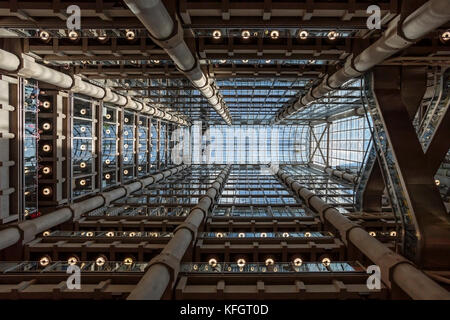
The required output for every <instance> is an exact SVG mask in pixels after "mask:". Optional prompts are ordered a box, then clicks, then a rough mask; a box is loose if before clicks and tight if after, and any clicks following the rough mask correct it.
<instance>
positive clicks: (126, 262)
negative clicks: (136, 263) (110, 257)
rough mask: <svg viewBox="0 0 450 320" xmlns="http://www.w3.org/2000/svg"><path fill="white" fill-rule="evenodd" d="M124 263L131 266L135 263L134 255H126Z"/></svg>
mask: <svg viewBox="0 0 450 320" xmlns="http://www.w3.org/2000/svg"><path fill="white" fill-rule="evenodd" d="M123 264H124V265H126V266H130V265H132V264H133V258H132V257H126V258H125V259H123Z"/></svg>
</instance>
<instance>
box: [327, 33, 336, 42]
mask: <svg viewBox="0 0 450 320" xmlns="http://www.w3.org/2000/svg"><path fill="white" fill-rule="evenodd" d="M327 37H328V39H330V40H336V38H337V37H338V33H337V32H336V31H330V32H328V35H327Z"/></svg>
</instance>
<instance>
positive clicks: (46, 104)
mask: <svg viewBox="0 0 450 320" xmlns="http://www.w3.org/2000/svg"><path fill="white" fill-rule="evenodd" d="M51 105H52V104H51V103H50V101H44V103H43V104H42V106H43V107H44V108H45V109H48V108H50V106H51Z"/></svg>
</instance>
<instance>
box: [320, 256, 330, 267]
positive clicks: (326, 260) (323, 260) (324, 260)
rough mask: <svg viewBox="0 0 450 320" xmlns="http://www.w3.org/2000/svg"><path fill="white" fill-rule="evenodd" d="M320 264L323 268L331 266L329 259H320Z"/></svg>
mask: <svg viewBox="0 0 450 320" xmlns="http://www.w3.org/2000/svg"><path fill="white" fill-rule="evenodd" d="M322 264H323V265H324V266H325V267H328V266H329V265H330V264H331V259H330V258H323V259H322Z"/></svg>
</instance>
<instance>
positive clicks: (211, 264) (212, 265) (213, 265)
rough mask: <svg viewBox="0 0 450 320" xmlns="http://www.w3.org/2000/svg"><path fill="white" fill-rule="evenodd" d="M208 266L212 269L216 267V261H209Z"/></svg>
mask: <svg viewBox="0 0 450 320" xmlns="http://www.w3.org/2000/svg"><path fill="white" fill-rule="evenodd" d="M208 264H209V265H210V266H211V267H213V268H214V267H215V266H217V260H216V259H214V258H212V259H209V261H208Z"/></svg>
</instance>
